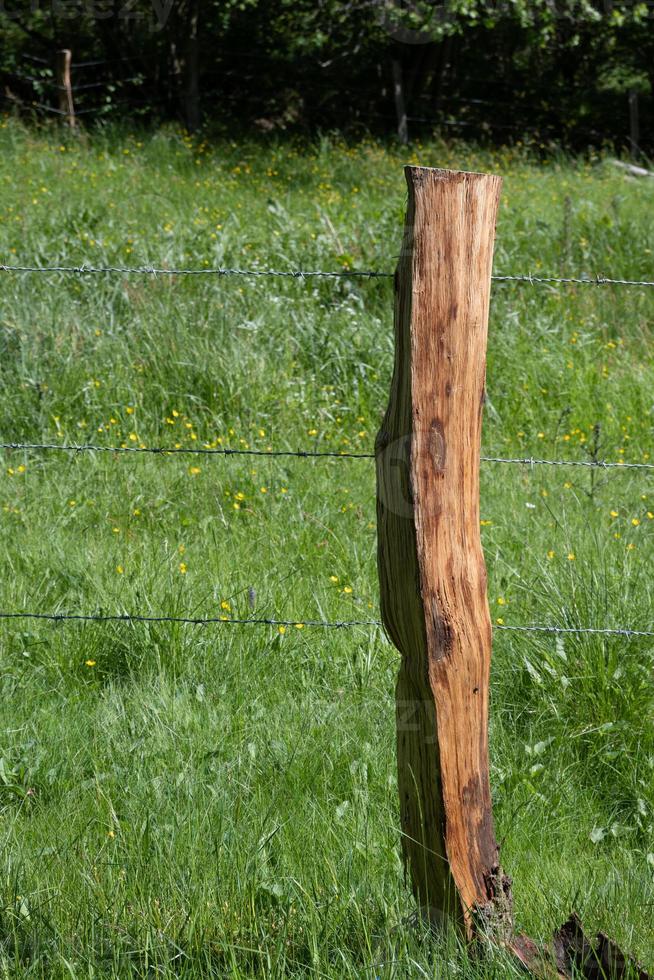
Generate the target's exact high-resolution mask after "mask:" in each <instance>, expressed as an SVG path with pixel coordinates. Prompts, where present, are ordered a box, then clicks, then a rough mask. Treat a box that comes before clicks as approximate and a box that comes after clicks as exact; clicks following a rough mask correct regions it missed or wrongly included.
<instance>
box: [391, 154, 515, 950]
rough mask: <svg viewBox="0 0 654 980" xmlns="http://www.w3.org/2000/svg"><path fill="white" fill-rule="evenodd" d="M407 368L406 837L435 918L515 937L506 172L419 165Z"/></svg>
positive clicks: (399, 512) (401, 635) (398, 504)
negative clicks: (495, 743) (501, 283)
mask: <svg viewBox="0 0 654 980" xmlns="http://www.w3.org/2000/svg"><path fill="white" fill-rule="evenodd" d="M405 173H406V178H407V183H408V188H409V201H408V208H407V215H406V222H405V230H404V242H403V247H402V252H401V255H400V260H399V263H398V267H397V271H396V274H395V368H394V373H393V380H392V384H391V393H390V399H389V405H388V409H387V412H386V415H385V417H384V421H383V423H382V427H381V430H380V432H379V434H378V437H377V443H376V456H377V510H378V565H379V577H380V587H381V605H382V617H383V620H384V624H385V626H386V629H387V631H388V633H389V635H390V637H391V639H392V640H393V642H394V644H395V645H396V646H397V648H398V649H399V651H400V652H401V654H402V663H401V667H400V672H399V676H398V681H397V691H396V695H397V751H398V777H399V792H400V809H401V823H402V845H403V851H404V856H405V860H406V864H407V868H408V871H409V875H410V878H411V882H412V886H413V890H414V893H415V895H416V898H417V900H418V902H419V904H420V906H421V908H422V910H423V911H424V912H425V913H426V914H428V915H429V917H430V918H431V919H432V920H434V921H442V920H447V921H451V922H454V923H456V924H457V925H458V926H459V927H460V928H462V929H463V930H465V932H466V934H467V935H468V936H469V937H472V936H473V935H475V934H478V933H479V932H481V931H484V932H489V931H490V932H491V933H492V934H493V935H494V936H495V937H496V938H498V939H499V938H502V937H504V938H506V939H508V938H509V936H510V934H511V929H512V913H511V894H510V887H509V884H510V883H509V882H508V880H507V879H506V878H505V877H504V876H503V875H502V872H501V869H500V867H499V859H498V846H497V842H496V839H495V832H494V827H493V818H492V808H491V796H490V781H489V763H488V690H489V675H490V660H491V622H490V614H489V609H488V601H487V597H486V570H485V565H484V558H483V553H482V549H481V540H480V530H479V454H480V446H481V423H482V410H483V404H484V385H485V366H486V336H487V326H488V307H489V296H490V276H491V265H492V255H493V241H494V233H495V221H496V215H497V207H498V203H499V196H500V190H501V178H499V177H495V176H491V175H487V174H472V173H458V172H452V171H446V170H431V169H426V168H420V167H407V168H406V169H405Z"/></svg>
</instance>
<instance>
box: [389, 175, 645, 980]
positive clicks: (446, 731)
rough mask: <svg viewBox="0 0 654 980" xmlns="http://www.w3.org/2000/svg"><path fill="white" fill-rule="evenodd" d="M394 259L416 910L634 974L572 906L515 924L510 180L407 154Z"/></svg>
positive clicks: (407, 814) (401, 732) (517, 944)
mask: <svg viewBox="0 0 654 980" xmlns="http://www.w3.org/2000/svg"><path fill="white" fill-rule="evenodd" d="M405 174H406V178H407V183H408V185H409V202H408V207H407V213H406V220H405V227H404V243H403V247H402V252H401V255H400V260H399V263H398V266H397V270H396V273H395V369H394V372H393V380H392V383H391V393H390V399H389V404H388V409H387V411H386V414H385V416H384V420H383V422H382V427H381V429H380V431H379V434H378V436H377V443H376V457H377V521H378V565H379V580H380V590H381V609H382V617H383V620H384V624H385V626H386V629H387V631H388V633H389V635H390V637H391V639H392V640H393V642H394V643H395V645H396V647H397V648H398V650H399V651H400V653H401V654H402V663H401V666H400V671H399V675H398V680H397V689H396V703H397V762H398V784H399V791H400V815H401V823H402V847H403V851H404V857H405V863H406V866H407V869H408V872H409V876H410V879H411V883H412V886H413V892H414V894H415V897H416V899H417V901H418V905H419V907H420V910H421V912H422V913H423V914H424V915H425V916H426V917H427V918H428V919H429V921H431V922H432V923H435V924H447V923H450V924H452V925H454V926H455V927H456V928H457V929H459V930H460V932H461V933H462V934H463V935H464V936H465V937H466V938H467V939H470V940H473V939H477V938H483V939H486V940H490V941H491V942H493V943H495V944H497V945H498V946H502V947H504V948H505V949H506V950H507V952H509V953H511V954H512V955H513V956H514V957H516V959H517V960H519V961H520V963H521V964H522V965H523V967H525V968H526V969H527V970H528V971H529V972H530V973H531V974H532V975H533V976H535V977H539V978H542V980H555V978H571V977H573V976H575V977H579V978H586V980H591V978H592V980H597V978H598V977H607V978H608V977H615V978H619V977H620V978H626V977H628V976H629V977H630V976H637V977H639V978H641V980H650V978H649V975H648V974H647V973H646V972H645V970H644V969H643V968H642V967H641V966H639V965H638V964H637V963H636V961H635V960H634V959H633V958H632V957H630V956H628V955H626V954H624V953H622V951H621V950H620V949H619V948H618V946H617V945H616V944H615V943H614V942H613V941H612V940H610V939H609V938H608V937H607V936H606V935H605V934H604V933H598V934H597V936H596V937H594V938H589V937H588V936H587V935H586V934H585V933H584V930H583V928H582V925H581V922H580V921H579V919H578V918H577V917H576V916H575V915H572V916H571V917H570V918H569V919H568V921H567V922H566V923H564V925H563V926H561V928H560V929H558V930H557V931H556V933H555V935H554V939H553V942H552V943H551V944H550V945H549V946H547V947H542V946H539V945H537V944H536V943H534V942H533V941H532V940H531V939H529V937H528V936H525V935H519V934H515V933H514V929H513V908H512V904H513V903H512V897H511V887H510V885H511V883H510V880H509V879H508V878H507V877H506V876H505V875H504V874H503V872H502V869H501V867H500V864H499V849H498V845H497V841H496V839H495V831H494V827H493V813H492V807H491V794H490V778H489V760H488V692H489V678H490V660H491V621H490V613H489V609H488V600H487V596H486V569H485V566H484V557H483V553H482V549H481V540H480V531H479V455H480V447H481V422H482V411H483V406H484V385H485V370H486V334H487V327H488V307H489V298H490V283H491V264H492V257H493V239H494V235H495V219H496V215H497V206H498V202H499V196H500V189H501V185H502V181H501V179H500V178H499V177H495V176H492V175H490V174H474V173H458V172H456V171H450V170H431V169H428V168H425V167H406V168H405Z"/></svg>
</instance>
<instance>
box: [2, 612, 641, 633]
mask: <svg viewBox="0 0 654 980" xmlns="http://www.w3.org/2000/svg"><path fill="white" fill-rule="evenodd" d="M0 619H38V620H47V621H50V622H94V623H107V622H120V623H179V624H181V625H188V626H213V625H220V626H223V625H224V626H277V627H279V626H284V627H295V628H304V627H308V628H322V629H346V628H349V627H355V626H371V627H372V626H374V627H375V628H380V627H383V625H384V624H383V623H382V621H381V620H379V619H349V620H324V619H303V620H294V619H267V618H254V617H251V618H246V619H231V618H228V617H226V616H207V617H195V616H147V615H132V614H131V613H37V612H22V611H21V612H0ZM493 629H495V630H504V631H515V632H520V633H570V634H577V635H579V634H581V635H585V634H593V635H601V636H622V637H654V631H651V630H637V629H632V628H631V627H615V628H611V627H606V628H604V627H594V626H540V625H529V626H511V625H499V624H498V625H495V626H493Z"/></svg>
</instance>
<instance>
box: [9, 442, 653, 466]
mask: <svg viewBox="0 0 654 980" xmlns="http://www.w3.org/2000/svg"><path fill="white" fill-rule="evenodd" d="M0 449H16V450H25V451H31V450H34V451H44V452H61V453H88V452H91V453H146V454H147V453H150V454H151V455H155V456H176V455H192V456H270V457H275V456H292V457H297V458H298V459H323V458H328V459H374V458H375V454H374V453H350V452H340V451H339V452H336V451H335V450H313V449H296V450H293V449H275V450H273V449H225V448H210V447H207V446H198V447H195V446H180V447H179V448H176V447H171V448H167V447H166V446H96V445H92V444H90V443H89V444H80V445H63V446H62V445H59V444H58V443H38V442H0ZM480 460H481V462H482V463H513V464H516V465H518V466H586V467H591V468H595V469H603V470H607V469H617V470H630V469H631V470H654V463H622V462H618V463H613V462H607V461H606V460H601V459H600V460H595V459H592V460H591V459H536V458H535V457H533V456H529V457H524V458H522V457H521V458H511V457H504V456H481V457H480Z"/></svg>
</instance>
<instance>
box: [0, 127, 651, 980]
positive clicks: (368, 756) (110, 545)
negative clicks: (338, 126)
mask: <svg viewBox="0 0 654 980" xmlns="http://www.w3.org/2000/svg"><path fill="white" fill-rule="evenodd" d="M0 151H1V163H0V215H1V217H2V220H1V223H0V243H1V244H0V254H1V255H2V262H5V263H8V264H14V265H20V264H34V263H36V264H56V263H60V262H61V263H68V264H78V263H82V262H86V263H93V264H96V265H101V264H109V265H141V264H151V265H159V266H161V265H164V264H167V265H169V266H185V267H196V268H202V267H210V266H216V265H219V264H221V265H227V266H236V267H248V268H252V267H258V268H281V269H297V268H304V269H346V268H366V269H368V268H374V269H384V270H392V269H393V267H394V264H395V256H396V255H397V252H398V250H399V245H400V241H401V226H402V218H403V212H404V204H405V197H406V193H405V186H404V181H403V175H402V165H403V164H404V163H406V162H414V163H420V164H424V165H428V166H445V167H453V168H458V169H475V170H491V171H493V172H497V173H500V174H502V175H503V176H504V177H505V186H504V193H503V200H502V205H501V216H500V221H499V226H498V240H497V247H496V254H495V270H496V272H498V273H527V272H531V273H534V274H537V273H538V272H540V273H542V274H552V275H562V274H563V275H566V274H574V275H579V274H584V275H594V274H596V273H599V274H603V275H607V276H612V277H614V278H628V279H652V278H654V275H653V272H654V260H653V250H654V224H653V222H652V220H651V214H652V203H653V197H654V185H652V181H649V182H645V181H643V182H638V181H633V180H631V179H629V178H626V177H624V176H623V174H622V173H619V172H617V171H616V170H615V169H614V168H612V167H611V166H610V165H609V164H608V163H606V162H605V161H603V160H602V159H600V158H597V157H593V158H591V159H587V160H584V161H581V160H578V161H577V160H569V159H565V158H563V157H553V158H551V159H543V160H541V161H536V160H535V159H533V158H532V157H530V155H529V154H528V153H527V152H526V151H524V150H521V149H520V148H514V149H507V150H505V151H495V152H490V151H485V150H475V149H472V148H470V147H467V146H465V145H462V144H451V145H444V144H442V143H439V142H436V141H434V142H433V143H426V144H424V145H420V146H415V147H413V148H412V149H411V150H410V151H403V150H400V149H397V148H394V147H393V146H385V145H381V144H378V143H376V142H372V141H370V142H361V143H359V144H356V145H352V144H344V143H341V142H340V141H338V140H337V139H330V138H324V139H322V140H320V141H316V142H315V143H313V144H310V145H302V144H300V143H297V144H296V143H293V142H292V141H288V142H287V143H275V142H271V143H264V142H261V143H254V142H253V143H243V142H240V143H238V144H236V143H230V142H220V143H218V144H208V143H202V142H198V141H193V140H191V139H190V138H187V137H184V136H182V135H180V134H178V133H176V132H174V131H172V130H170V131H162V132H158V133H154V134H149V135H139V134H132V135H129V134H127V133H126V132H125V133H123V134H122V135H121V134H117V133H116V132H113V133H110V134H109V133H108V134H105V135H103V134H102V133H98V134H96V135H93V136H90V137H85V138H83V139H80V140H73V139H67V138H64V141H63V142H62V136H61V134H57V133H56V132H54V131H52V133H50V134H48V132H46V131H42V132H40V133H39V132H35V131H29V130H27V129H25V128H23V127H22V126H21V125H19V124H18V123H16V122H13V121H10V120H5V121H3V122H2V123H1V128H0ZM0 297H1V301H0V302H1V305H0V344H1V359H0V435H1V436H2V441H36V442H42V441H43V442H47V443H62V444H63V443H67V442H70V443H76V442H93V443H95V444H98V445H106V446H117V445H121V444H125V445H127V446H139V445H144V446H156V445H165V446H173V445H180V446H195V445H197V446H203V445H205V444H206V445H220V446H225V447H232V448H246V447H252V448H263V449H265V448H267V447H272V448H274V449H285V448H290V449H297V448H325V449H334V450H336V451H339V450H347V451H352V452H366V451H368V452H371V451H372V449H373V444H374V435H375V431H376V428H377V426H378V424H379V422H380V419H381V415H382V412H383V410H384V408H385V405H386V399H387V394H388V389H389V381H390V372H391V368H392V285H391V282H390V281H389V280H385V279H376V280H370V281H362V280H359V281H349V280H339V281H335V280H306V281H295V280H283V279H266V278H261V279H247V278H239V277H233V278H225V279H219V280H216V279H210V278H208V277H207V278H202V277H198V278H192V277H187V278H184V277H179V278H172V277H170V278H165V279H164V278H157V279H153V278H146V277H126V276H124V275H115V276H87V277H83V278H81V277H79V276H78V277H75V276H60V275H19V274H9V273H0ZM653 313H654V289H649V290H648V289H644V288H630V287H612V286H602V287H596V286H582V287H574V286H559V287H547V286H536V285H528V284H504V283H496V284H495V285H494V289H493V296H492V310H491V325H490V338H489V356H488V394H489V401H488V405H487V412H486V417H485V423H484V425H485V428H484V447H483V448H484V453H485V454H486V455H502V456H531V455H533V456H541V457H545V458H550V459H588V458H590V454H592V453H593V452H596V453H597V454H598V455H599V456H600V457H601V458H605V459H607V460H614V461H619V460H624V461H628V462H647V461H648V460H650V461H652V462H654V456H652V457H650V453H651V452H652V445H653V440H652V428H653V425H654V353H653V349H652V314H653ZM596 427H597V428H596ZM596 444H598V445H596ZM652 472H654V471H647V470H642V471H639V470H631V469H625V470H623V471H620V470H607V471H604V472H595V473H594V478H593V472H591V471H590V470H585V469H582V468H578V469H576V468H574V467H545V466H541V467H534V468H529V467H521V466H511V465H502V464H485V465H484V466H483V469H482V518H483V519H482V525H483V526H482V536H483V543H484V548H485V554H486V560H487V565H488V571H489V598H490V603H491V612H492V616H493V619H494V620H496V621H497V622H498V623H501V622H503V623H504V624H507V625H510V624H513V625H520V624H528V623H554V624H558V625H565V626H573V625H585V626H604V627H616V626H619V627H622V626H629V627H634V628H640V629H644V630H648V629H652V625H653V617H652V593H653V588H654V587H653V578H652V573H653V571H654V563H653V561H652V546H653V544H654V479H653V476H652ZM0 504H1V505H2V511H0V515H1V523H0V527H1V531H0V547H1V548H2V553H3V555H4V562H3V567H4V573H3V576H2V584H1V592H2V594H1V598H0V609H2V610H4V611H10V612H11V611H15V610H30V611H68V612H105V613H107V612H131V613H143V614H153V615H157V614H163V615H173V616H186V615H188V616H225V617H226V618H227V619H230V618H242V617H247V616H256V617H263V618H284V619H290V620H297V621H299V622H303V621H304V620H309V619H330V620H332V619H336V620H344V619H346V620H349V619H357V620H367V619H376V618H378V608H377V598H378V597H377V581H376V557H375V555H376V541H375V484H374V466H373V465H372V463H371V461H370V460H338V459H333V460H330V459H324V460H314V461H309V460H304V459H292V458H288V459H277V458H275V459H270V460H266V459H262V458H256V457H252V458H247V457H233V458H221V457H204V458H203V457H185V456H177V457H157V456H147V455H130V454H123V455H113V454H109V453H106V454H105V453H98V454H90V453H89V454H79V455H76V456H66V455H65V454H60V453H55V452H52V453H40V454H39V453H36V452H16V451H14V452H5V453H4V456H3V460H2V468H1V472H0ZM0 642H1V658H2V659H1V685H2V699H1V701H0V717H1V721H0V732H1V737H0V842H1V843H0V848H1V851H0V853H1V855H2V875H1V878H0V976H2V977H4V978H23V977H30V978H31V977H48V978H62V980H63V978H70V977H74V978H91V977H93V978H98V977H116V978H128V977H162V978H172V977H184V978H200V977H237V978H246V977H255V976H265V977H369V978H371V980H373V978H375V977H380V978H384V980H386V978H388V980H390V978H399V977H455V976H458V977H482V976H484V977H491V976H493V977H507V976H511V975H513V973H514V970H513V967H512V966H511V965H509V964H508V963H507V962H505V961H503V960H502V959H501V958H498V959H497V960H491V961H489V962H487V963H485V964H480V963H476V964H475V963H471V962H468V961H467V960H466V957H465V955H464V953H463V952H462V951H461V950H460V949H459V948H458V947H457V945H456V944H455V943H454V942H453V941H452V940H450V939H445V940H442V939H440V940H439V939H436V938H434V937H429V936H427V935H425V934H424V933H422V932H421V931H420V930H418V929H416V928H413V927H412V926H411V925H410V924H408V923H407V918H408V917H409V916H410V915H411V912H412V909H413V905H412V900H411V897H410V895H409V893H408V890H407V889H406V887H405V885H404V883H403V878H402V868H401V862H400V858H399V830H398V826H399V819H398V809H397V801H396V776H395V764H394V739H395V732H394V724H395V722H394V705H393V697H394V678H395V674H396V670H397V664H398V655H397V653H396V652H395V650H394V649H393V648H392V647H391V645H390V644H389V643H388V642H387V641H386V640H385V639H384V637H383V635H382V634H381V632H380V631H379V630H377V629H375V628H369V627H359V628H353V629H348V630H339V631H326V630H320V629H313V628H309V627H305V628H297V627H289V628H287V629H286V630H285V631H284V632H282V631H281V630H279V629H277V628H275V627H268V626H264V627H262V626H247V627H241V626H236V625H231V626H230V625H229V623H227V622H225V623H224V624H218V625H215V626H210V627H196V626H180V625H165V624H140V625H133V626H129V625H125V624H96V623H90V624H52V623H45V624H42V623H38V622H35V621H30V620H9V621H5V622H3V623H1V624H0ZM653 668H654V643H652V642H651V640H648V639H637V638H636V639H625V638H621V637H602V636H574V635H572V636H565V637H564V638H561V637H559V638H556V637H555V636H552V635H546V634H545V635H537V634H534V635H526V634H519V633H511V632H501V631H498V632H497V634H496V636H495V640H494V661H493V673H492V705H491V709H492V720H491V752H492V783H493V792H494V798H495V806H496V819H497V825H498V826H497V831H498V837H499V839H500V840H502V841H503V852H502V853H503V863H504V865H505V867H506V870H507V871H509V872H510V873H511V874H512V875H513V877H514V893H515V901H516V916H517V920H518V923H519V925H520V926H521V927H523V928H525V929H526V930H527V931H529V932H530V933H531V934H532V935H533V936H534V937H536V938H544V937H547V936H548V935H550V934H551V931H552V929H553V928H554V927H555V926H556V925H558V924H560V923H561V922H562V921H563V919H564V918H565V917H566V916H567V914H568V913H569V912H570V910H571V909H572V908H575V909H577V910H578V911H579V913H580V914H581V915H582V917H583V919H584V921H585V922H586V924H587V925H588V926H589V928H594V927H603V928H606V929H607V930H608V931H609V932H610V933H612V934H613V935H614V936H615V937H616V938H617V939H619V940H620V941H621V942H622V943H623V944H624V945H625V946H627V947H628V948H630V949H631V950H633V951H634V952H635V953H637V954H638V955H639V956H640V957H641V958H642V959H643V960H645V961H646V962H648V963H649V965H650V966H651V965H654V929H653V926H652V922H653V920H654V916H653V913H652V909H653V906H654V842H653V837H654V834H653V829H654V688H653V685H652V672H653ZM516 976H517V973H516Z"/></svg>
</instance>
